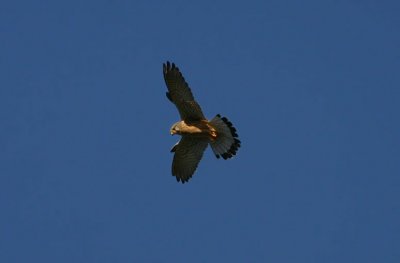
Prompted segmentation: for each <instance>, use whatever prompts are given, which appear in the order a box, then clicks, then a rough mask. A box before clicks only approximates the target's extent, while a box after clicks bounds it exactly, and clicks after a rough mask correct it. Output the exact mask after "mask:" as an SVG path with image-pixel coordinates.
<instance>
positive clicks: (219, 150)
mask: <svg viewBox="0 0 400 263" xmlns="http://www.w3.org/2000/svg"><path fill="white" fill-rule="evenodd" d="M210 124H211V125H212V126H213V127H214V128H215V130H216V132H217V138H216V139H215V140H214V141H213V142H211V143H210V145H211V149H212V150H213V152H214V154H215V156H216V157H217V158H218V159H219V158H220V157H222V158H223V159H225V160H226V159H229V158H232V157H233V156H234V155H235V154H236V152H237V150H238V149H239V147H240V140H239V139H238V137H239V136H238V134H237V133H236V129H235V127H233V125H232V122H230V121H229V120H228V119H227V118H226V117H221V115H219V114H217V116H215V117H214V118H213V119H212V120H211V121H210Z"/></svg>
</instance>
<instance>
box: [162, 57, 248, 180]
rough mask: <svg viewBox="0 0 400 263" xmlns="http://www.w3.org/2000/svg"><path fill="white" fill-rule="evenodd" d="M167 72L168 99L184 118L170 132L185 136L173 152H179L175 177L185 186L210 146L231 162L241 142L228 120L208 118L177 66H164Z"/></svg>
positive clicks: (216, 117)
mask: <svg viewBox="0 0 400 263" xmlns="http://www.w3.org/2000/svg"><path fill="white" fill-rule="evenodd" d="M163 73H164V80H165V83H166V85H167V88H168V92H167V94H166V95H167V98H168V99H169V100H170V101H171V102H172V103H174V104H175V106H176V107H177V109H178V111H179V114H180V116H181V121H179V122H177V123H175V124H174V125H173V126H172V127H171V130H170V133H171V134H172V135H174V134H177V135H181V136H182V139H181V140H180V141H179V142H178V143H177V144H175V145H174V147H173V148H172V149H171V152H174V153H175V155H174V159H173V162H172V175H174V176H175V177H176V179H177V180H178V181H181V182H182V183H185V182H187V181H188V180H189V179H190V178H191V177H192V175H193V173H194V172H195V171H196V169H197V166H198V164H199V162H200V160H201V158H202V156H203V153H204V151H205V149H206V148H207V146H208V145H209V144H210V145H211V148H212V150H213V152H214V154H215V156H216V157H217V158H220V157H222V158H223V159H229V158H231V157H233V156H234V155H235V154H236V152H237V150H238V149H239V147H240V144H241V142H240V141H239V139H238V135H237V133H236V129H235V128H234V127H233V125H232V123H231V122H230V121H229V120H228V119H227V118H225V117H221V115H219V114H217V115H216V116H215V117H214V118H213V119H211V120H207V119H206V118H205V117H204V114H203V112H202V110H201V108H200V105H199V104H198V103H197V102H196V101H195V99H194V97H193V94H192V92H191V89H190V88H189V85H188V84H187V83H186V81H185V79H184V78H183V76H182V74H181V72H180V71H179V69H178V67H176V66H175V64H174V63H172V64H170V63H169V62H167V63H165V64H163Z"/></svg>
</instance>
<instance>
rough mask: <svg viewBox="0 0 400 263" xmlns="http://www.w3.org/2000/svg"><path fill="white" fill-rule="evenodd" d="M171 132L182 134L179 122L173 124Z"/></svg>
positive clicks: (172, 133)
mask: <svg viewBox="0 0 400 263" xmlns="http://www.w3.org/2000/svg"><path fill="white" fill-rule="evenodd" d="M169 132H170V133H171V135H175V134H180V127H179V122H177V123H175V124H174V125H172V127H171V129H170V130H169Z"/></svg>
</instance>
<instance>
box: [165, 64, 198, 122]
mask: <svg viewBox="0 0 400 263" xmlns="http://www.w3.org/2000/svg"><path fill="white" fill-rule="evenodd" d="M163 73H164V80H165V84H166V85H167V88H168V92H167V98H168V99H169V100H170V101H171V102H172V103H174V104H175V106H176V107H177V108H178V111H179V114H180V116H181V118H182V120H204V119H205V117H204V114H203V112H202V111H201V108H200V105H199V104H198V103H197V102H196V101H195V100H194V97H193V94H192V91H191V90H190V88H189V85H188V84H187V83H186V81H185V79H184V77H183V76H182V73H181V72H180V71H179V68H178V67H176V66H175V64H174V63H172V64H170V63H169V61H167V63H164V64H163Z"/></svg>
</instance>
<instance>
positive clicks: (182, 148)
mask: <svg viewBox="0 0 400 263" xmlns="http://www.w3.org/2000/svg"><path fill="white" fill-rule="evenodd" d="M208 142H209V141H208V139H207V138H198V137H197V138H196V137H193V136H188V135H184V136H182V139H181V140H180V141H179V143H178V144H177V145H175V146H174V148H172V150H171V151H172V152H175V155H174V160H173V161H172V175H173V176H175V177H176V180H177V181H178V182H179V181H182V183H185V182H187V181H189V179H190V178H191V177H192V175H193V173H194V172H195V171H196V169H197V166H198V165H199V162H200V160H201V158H202V157H203V153H204V151H205V150H206V148H207V145H208Z"/></svg>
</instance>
